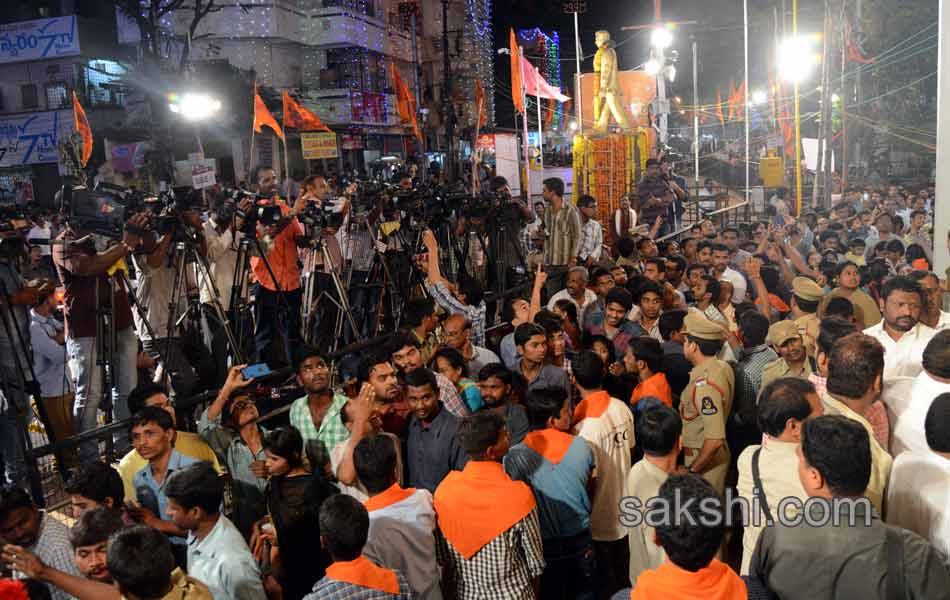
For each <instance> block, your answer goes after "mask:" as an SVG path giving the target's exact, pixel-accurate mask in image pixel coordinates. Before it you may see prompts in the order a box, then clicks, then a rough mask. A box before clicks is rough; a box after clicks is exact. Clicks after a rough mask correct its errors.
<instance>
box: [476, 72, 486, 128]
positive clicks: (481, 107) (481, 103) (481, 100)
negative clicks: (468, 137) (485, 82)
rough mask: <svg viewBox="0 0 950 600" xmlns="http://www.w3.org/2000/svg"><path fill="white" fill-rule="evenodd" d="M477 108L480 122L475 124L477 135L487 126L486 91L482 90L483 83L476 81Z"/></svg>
mask: <svg viewBox="0 0 950 600" xmlns="http://www.w3.org/2000/svg"><path fill="white" fill-rule="evenodd" d="M475 106H476V107H477V108H478V120H477V121H476V122H475V135H476V136H477V135H478V132H479V131H481V130H482V125H484V124H485V90H484V89H482V82H481V81H479V80H478V79H476V80H475Z"/></svg>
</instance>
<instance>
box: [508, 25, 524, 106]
mask: <svg viewBox="0 0 950 600" xmlns="http://www.w3.org/2000/svg"><path fill="white" fill-rule="evenodd" d="M509 46H510V49H511V99H512V100H513V101H514V103H515V112H520V113H523V112H524V85H523V83H522V81H521V77H522V76H521V61H520V60H518V59H519V58H520V57H521V51H520V49H519V48H518V40H517V39H515V30H514V29H512V30H511V35H510V36H509Z"/></svg>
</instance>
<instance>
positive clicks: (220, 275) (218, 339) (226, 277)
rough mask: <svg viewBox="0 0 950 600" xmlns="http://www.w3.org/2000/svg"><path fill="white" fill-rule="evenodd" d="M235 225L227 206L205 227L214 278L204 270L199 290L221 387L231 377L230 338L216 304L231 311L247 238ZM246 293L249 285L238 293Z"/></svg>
mask: <svg viewBox="0 0 950 600" xmlns="http://www.w3.org/2000/svg"><path fill="white" fill-rule="evenodd" d="M235 225H236V224H235V223H234V216H233V214H232V212H231V210H230V209H228V208H227V207H225V206H223V205H222V206H218V208H217V209H216V210H213V211H212V212H211V215H210V216H209V217H208V220H206V221H205V222H204V224H203V225H202V229H203V231H204V237H205V243H206V244H207V247H208V255H207V263H208V274H209V275H210V278H209V277H205V271H204V269H198V287H199V291H200V294H201V296H200V297H201V305H202V312H203V313H204V318H203V319H202V329H203V332H202V333H203V336H204V342H205V346H206V347H207V348H208V350H209V352H210V354H211V356H212V357H213V359H214V364H215V369H216V370H215V381H217V382H218V383H219V384H222V383H224V380H225V378H227V375H228V338H227V335H226V334H225V332H224V327H223V325H222V324H221V322H220V316H219V315H218V314H217V310H216V309H215V308H214V306H213V304H212V303H213V301H214V300H215V299H217V300H218V302H220V303H221V308H222V309H224V310H225V311H227V310H230V308H231V300H232V298H231V292H232V288H233V287H234V272H235V267H236V266H237V250H238V246H239V245H240V243H241V238H242V237H243V234H242V233H241V232H240V231H238V230H236V229H235ZM238 226H239V225H238ZM246 290H247V284H246V283H245V286H244V288H243V289H240V290H238V293H239V294H240V295H242V296H243V295H244V292H245V291H246ZM235 325H236V321H235V320H234V319H232V320H231V326H232V327H234V326H235Z"/></svg>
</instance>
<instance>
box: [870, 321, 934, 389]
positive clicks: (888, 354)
mask: <svg viewBox="0 0 950 600" xmlns="http://www.w3.org/2000/svg"><path fill="white" fill-rule="evenodd" d="M864 333H865V334H866V335H869V336H871V337H873V338H874V339H876V340H877V341H879V342H881V345H882V346H884V376H883V378H884V380H885V381H886V380H888V379H890V378H892V377H916V376H917V375H919V374H920V372H921V371H923V369H924V366H923V359H924V348H926V347H927V343H928V342H930V340H931V338H933V336H934V335H935V334H936V333H937V332H936V331H934V330H933V329H931V328H930V327H927V326H926V325H924V324H923V323H917V325H915V326H914V327H913V329H911V330H910V331H907V332H905V333H904V334H903V335H902V336H901V337H900V339H899V340H897V341H894V338H892V337H891V336H890V334H888V333H887V331H885V330H884V321H883V320H881V322H880V323H878V324H877V325H873V326H871V327H868V328H867V329H865V330H864Z"/></svg>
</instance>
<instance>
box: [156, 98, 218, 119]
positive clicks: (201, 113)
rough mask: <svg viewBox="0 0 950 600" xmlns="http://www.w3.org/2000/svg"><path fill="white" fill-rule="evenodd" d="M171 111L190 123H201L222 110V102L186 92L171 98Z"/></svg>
mask: <svg viewBox="0 0 950 600" xmlns="http://www.w3.org/2000/svg"><path fill="white" fill-rule="evenodd" d="M168 108H169V110H171V111H172V112H173V113H175V114H179V115H181V116H182V117H183V118H184V119H186V120H188V121H201V120H204V119H207V118H209V117H211V116H213V115H214V114H215V113H217V112H218V111H219V110H221V101H220V100H218V99H217V98H212V97H211V96H209V95H208V94H204V93H200V92H185V93H184V94H181V95H180V96H179V95H178V94H172V95H170V96H169V104H168Z"/></svg>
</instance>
